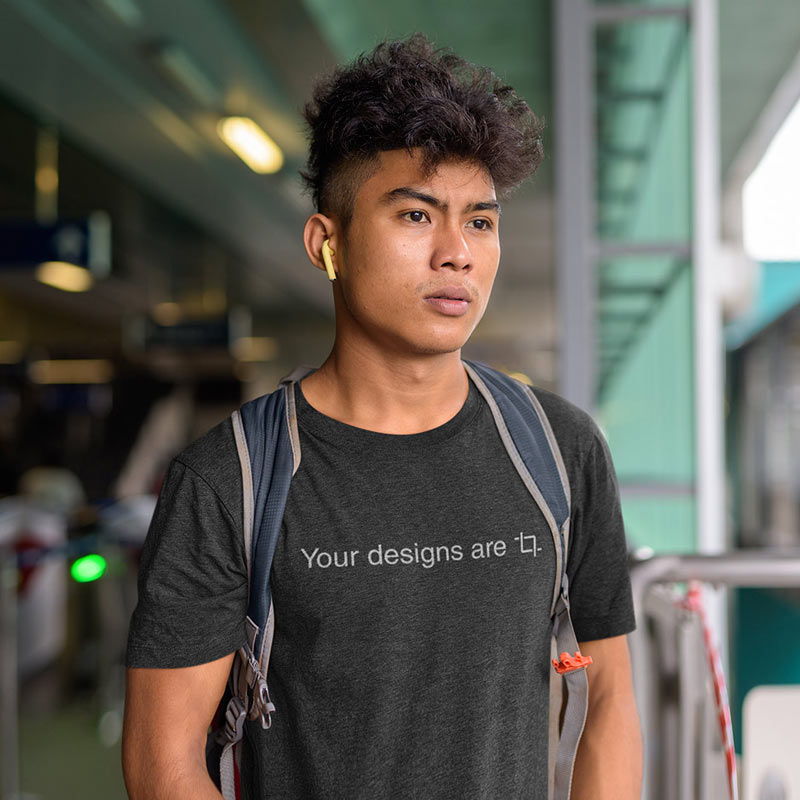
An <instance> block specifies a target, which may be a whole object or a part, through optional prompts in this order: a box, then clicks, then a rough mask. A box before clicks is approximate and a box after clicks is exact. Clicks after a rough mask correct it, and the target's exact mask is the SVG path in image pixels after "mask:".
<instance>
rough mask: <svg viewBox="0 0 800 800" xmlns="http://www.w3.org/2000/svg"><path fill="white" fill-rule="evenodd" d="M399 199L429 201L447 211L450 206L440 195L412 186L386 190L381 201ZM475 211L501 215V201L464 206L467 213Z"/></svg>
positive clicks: (430, 203) (391, 201)
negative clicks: (492, 212) (436, 195)
mask: <svg viewBox="0 0 800 800" xmlns="http://www.w3.org/2000/svg"><path fill="white" fill-rule="evenodd" d="M398 200H419V201H420V202H421V203H427V204H428V205H430V206H433V207H434V208H438V209H440V210H441V211H447V210H448V208H449V205H448V204H447V203H445V202H443V201H441V200H439V198H438V197H434V196H433V195H432V194H425V192H420V191H417V190H416V189H412V188H411V187H410V186H399V187H398V188H397V189H392V190H391V191H389V192H386V193H385V194H384V195H383V197H381V200H380V202H381V203H382V204H386V205H388V204H389V203H394V202H397V201H398ZM473 211H496V212H497V214H498V215H499V214H500V203H498V202H497V201H496V200H484V201H481V202H479V203H470V204H469V205H468V206H466V207H465V208H464V213H465V214H469V213H471V212H473Z"/></svg>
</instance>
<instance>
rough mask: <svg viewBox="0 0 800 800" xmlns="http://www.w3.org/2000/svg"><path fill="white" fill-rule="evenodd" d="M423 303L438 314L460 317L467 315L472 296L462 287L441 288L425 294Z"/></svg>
mask: <svg viewBox="0 0 800 800" xmlns="http://www.w3.org/2000/svg"><path fill="white" fill-rule="evenodd" d="M425 302H426V303H427V304H428V305H429V306H431V307H432V308H434V309H436V311H438V312H439V313H440V314H444V315H445V316H448V317H461V316H463V315H464V314H466V313H467V311H468V309H469V304H470V303H471V302H472V295H471V294H470V293H469V292H468V291H467V290H466V289H465V288H464V287H463V286H443V287H442V288H441V289H435V290H434V291H432V292H430V293H429V294H427V295H426V296H425Z"/></svg>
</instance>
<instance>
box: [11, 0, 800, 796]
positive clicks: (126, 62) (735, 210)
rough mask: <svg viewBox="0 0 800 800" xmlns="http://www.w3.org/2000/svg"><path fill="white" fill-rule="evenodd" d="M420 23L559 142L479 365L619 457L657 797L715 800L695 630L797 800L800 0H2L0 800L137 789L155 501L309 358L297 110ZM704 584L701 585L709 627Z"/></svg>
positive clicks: (516, 226) (312, 312) (535, 184)
mask: <svg viewBox="0 0 800 800" xmlns="http://www.w3.org/2000/svg"><path fill="white" fill-rule="evenodd" d="M415 31H422V32H424V33H425V34H427V35H428V36H429V37H430V38H431V39H432V40H433V41H435V42H436V43H437V44H439V45H442V46H448V47H452V48H453V49H455V50H456V51H457V52H458V53H459V54H461V55H463V56H464V57H466V58H468V59H469V60H472V61H475V62H477V63H480V64H486V65H490V66H491V67H493V69H494V70H495V71H496V72H497V73H498V74H499V75H500V76H502V77H503V78H504V79H505V80H506V81H507V82H509V83H510V84H511V85H513V86H514V87H515V88H516V89H517V90H518V91H519V93H520V94H521V95H522V96H523V97H524V98H525V99H526V100H527V101H528V103H529V104H530V105H531V107H532V108H533V109H534V110H535V111H536V112H537V114H538V115H540V116H541V117H542V118H544V120H545V122H546V125H547V127H546V134H545V152H546V158H545V162H544V164H543V165H542V167H541V169H540V170H539V171H538V173H537V174H536V176H535V177H534V179H533V180H532V181H531V182H529V183H528V184H527V185H526V186H525V187H523V188H522V189H521V190H520V191H519V192H518V193H517V194H516V195H515V196H514V198H513V199H512V200H510V201H508V202H506V203H504V206H503V220H502V230H501V242H502V249H503V256H502V263H501V269H500V274H499V277H498V279H497V283H496V288H495V291H494V298H493V301H492V304H491V305H490V308H489V310H488V312H487V314H486V317H485V319H484V321H483V322H482V323H481V325H480V326H479V328H478V329H477V331H476V333H475V335H474V337H473V339H472V340H471V342H470V344H469V346H468V347H467V348H466V351H465V354H466V356H467V357H470V358H473V359H478V360H482V361H485V362H487V363H489V364H492V365H493V366H496V367H498V368H501V369H504V370H506V371H508V372H513V373H516V374H518V375H519V376H520V377H522V378H523V379H524V380H527V381H529V382H531V383H533V384H535V385H538V386H543V387H545V388H548V389H553V390H555V391H558V392H560V393H561V394H563V395H564V396H566V397H567V398H569V399H570V400H572V401H573V402H575V403H577V404H578V405H580V406H582V407H584V408H586V409H587V410H588V411H590V412H591V413H592V414H593V415H594V416H595V418H596V419H597V421H598V423H599V424H600V426H601V428H602V429H603V431H604V433H605V434H606V436H607V438H608V441H609V444H610V447H611V451H612V454H613V456H614V460H615V463H616V467H617V471H618V475H619V481H620V489H621V495H622V502H623V510H624V515H625V520H626V526H627V531H628V537H629V543H630V547H631V552H632V563H633V564H634V567H633V569H634V575H635V576H636V575H640V576H643V577H640V578H636V579H635V588H636V591H637V604H638V607H639V627H640V631H639V633H638V634H637V636H639V637H640V638H639V640H637V641H638V643H637V644H636V645H635V648H634V656H635V662H634V666H635V670H636V679H637V692H639V694H640V706H641V707H642V709H643V711H642V713H643V722H644V724H645V728H646V731H647V732H648V735H647V736H646V741H647V757H648V766H647V782H646V788H645V796H646V797H650V798H653V799H654V800H655V798H672V797H676V798H677V797H682V798H689V797H698V798H699V797H727V796H730V785H729V784H730V778H729V777H726V769H727V768H729V767H730V763H729V762H730V759H728V761H727V762H726V758H725V753H726V750H725V735H724V734H720V733H719V731H718V730H717V726H716V725H715V724H713V720H716V719H717V718H718V717H719V709H718V708H717V705H716V702H715V700H714V692H713V691H712V689H713V686H714V683H715V682H714V678H713V674H712V673H711V672H710V670H709V669H708V668H707V666H706V661H707V658H705V657H703V658H701V659H700V660H699V661H698V659H697V658H695V656H694V655H693V654H696V653H701V654H703V653H705V652H706V650H705V645H704V638H703V635H702V620H703V619H706V621H707V624H708V627H709V629H710V631H711V634H712V636H711V638H712V639H713V640H714V641H715V642H716V643H717V646H718V647H719V650H720V656H721V663H723V664H724V666H725V669H726V674H727V680H728V688H729V692H730V713H731V717H732V723H733V725H732V727H733V734H734V742H735V744H734V747H735V750H736V753H737V760H738V764H739V767H740V775H739V782H740V783H741V787H742V790H743V793H744V796H746V797H752V798H756V797H767V796H769V797H774V798H778V797H781V798H791V797H794V798H800V773H798V772H797V765H796V764H795V765H794V766H793V767H792V764H791V762H792V759H791V758H788V759H784V760H783V762H781V761H780V758H778V756H777V755H776V754H779V753H780V752H781V749H782V748H786V747H790V748H793V752H795V753H796V752H800V750H799V749H798V748H800V744H798V741H797V738H796V736H797V734H796V732H794V734H792V731H791V724H790V723H789V724H787V725H786V729H785V732H784V729H783V728H781V727H780V725H781V724H782V720H783V721H785V720H784V718H787V719H789V720H791V719H793V717H792V715H791V714H788V713H787V709H788V708H789V707H790V704H792V703H795V704H797V705H798V706H800V702H799V701H798V699H797V698H798V695H797V685H798V684H800V635H798V632H799V631H800V591H798V587H800V558H798V550H797V548H799V547H800V358H798V355H800V352H799V351H800V188H799V187H800V159H799V158H798V153H800V146H798V145H800V107H798V106H797V103H798V99H800V6H798V3H797V0H762V2H760V3H753V2H752V1H751V0H716V1H715V0H691V2H690V0H685V2H680V0H676V1H675V2H657V1H656V0H650V2H647V1H646V0H640V1H639V2H633V1H632V2H601V0H597V2H590V0H552V1H550V0H527V1H526V2H523V1H522V0H496V2H494V3H492V4H490V5H489V6H487V5H486V4H485V3H478V2H475V1H474V0H462V1H461V2H444V0H426V2H421V0H408V1H407V2H405V3H396V4H383V3H375V2H368V0H339V2H332V0H272V2H265V0H169V2H161V0H0V144H1V145H2V146H0V564H1V565H2V568H1V569H0V577H1V578H2V580H1V581H0V598H2V606H1V608H2V613H1V614H0V644H1V645H2V650H0V742H1V743H0V756H1V757H2V758H0V769H2V773H0V775H1V776H2V781H3V782H2V784H0V798H2V800H8V799H9V798H12V797H15V798H16V797H26V798H47V800H51V798H52V799H53V800H56V799H60V798H121V797H124V796H125V793H124V788H123V785H122V779H121V771H120V767H119V734H120V728H121V709H122V690H123V674H122V666H121V664H122V657H123V652H124V643H125V636H126V631H127V622H128V618H129V616H130V613H131V611H132V609H133V606H134V604H135V596H136V587H135V575H136V567H137V559H138V554H139V550H140V547H141V543H142V540H143V538H144V535H145V533H146V529H147V524H148V521H149V516H150V514H151V512H152V508H153V504H154V498H155V495H156V493H157V491H158V486H159V481H160V479H161V477H162V475H163V472H164V469H165V467H166V465H167V463H168V462H169V459H170V458H171V457H172V456H173V455H174V454H175V453H176V452H177V451H178V450H180V449H181V448H182V447H183V446H184V445H185V444H186V443H188V442H189V441H190V440H191V439H193V438H195V437H196V436H198V435H199V434H201V433H203V432H204V431H205V430H207V429H208V428H210V427H211V426H212V425H214V424H216V423H217V422H218V421H220V420H221V419H223V418H224V417H225V416H226V415H227V414H229V413H230V411H231V410H233V409H234V408H235V407H237V406H238V405H239V404H240V403H241V402H242V401H244V400H247V399H250V398H252V397H255V396H257V395H259V394H262V393H264V392H266V391H270V390H271V389H272V388H274V386H275V384H276V381H277V380H278V379H279V378H280V377H281V376H282V375H284V374H286V373H287V372H289V371H290V370H291V369H292V368H293V367H294V366H296V365H297V364H300V363H305V364H312V365H313V364H318V363H320V362H321V361H322V360H323V359H324V358H325V356H326V355H327V352H328V350H329V347H330V345H331V342H332V332H333V320H332V304H331V297H330V288H329V286H328V281H327V280H325V279H324V276H321V275H320V273H319V272H318V271H317V270H316V269H314V268H312V267H311V265H310V264H309V263H308V262H307V259H306V257H305V255H304V252H303V250H302V244H301V230H302V225H303V223H304V221H305V218H306V217H307V216H308V214H310V213H311V211H312V209H311V205H310V201H309V199H308V197H307V196H305V195H304V194H303V191H302V187H301V182H300V179H299V176H298V169H299V168H301V167H302V165H303V163H304V159H305V154H306V141H305V133H304V128H303V123H302V119H301V109H302V107H303V105H304V103H305V102H306V101H307V100H308V98H309V96H310V93H311V88H312V86H313V83H314V80H315V77H316V76H318V75H320V74H321V73H323V72H325V71H326V70H329V69H330V68H331V67H333V66H334V65H335V64H337V63H340V62H342V61H347V60H350V59H352V58H353V57H354V56H356V55H357V54H359V53H361V52H363V51H366V50H369V49H371V48H372V47H373V46H374V45H375V44H376V43H377V42H378V41H380V40H381V39H383V38H385V37H393V38H394V37H401V36H404V35H407V34H410V33H413V32H415ZM672 556H676V558H673V559H672V560H669V558H670V557H672ZM690 578H699V579H708V580H711V582H712V583H713V584H714V585H715V586H716V587H717V590H714V589H711V590H707V591H706V594H705V595H704V596H705V597H706V600H705V602H704V604H703V610H704V612H705V613H703V614H699V613H698V612H697V609H694V610H692V609H691V608H689V607H688V606H687V604H686V603H685V602H684V601H683V600H682V599H681V598H682V597H683V594H682V593H683V589H684V581H686V580H688V579H690ZM683 656H686V657H685V658H684V657H683ZM693 659H694V660H693ZM718 684H719V680H718V679H717V685H718ZM756 687H758V688H757V690H756V691H755V692H754V693H753V692H751V690H753V689H755V688H756ZM769 687H772V688H771V689H770V688H769ZM775 687H779V688H775ZM775 692H777V693H778V694H775ZM749 694H750V696H751V697H752V698H754V699H753V700H752V701H751V700H749V699H748V700H747V702H745V698H746V697H748V695H749ZM759 698H761V699H759ZM762 700H763V702H762ZM764 703H767V705H764ZM769 703H773V706H769V705H768V704H769ZM723 706H725V704H724V702H723ZM748 706H751V711H750V712H748ZM743 707H744V712H745V713H744V715H743V711H742V710H743ZM725 708H726V706H725ZM725 708H723V714H722V716H723V718H724V717H725V713H724V711H725ZM771 708H774V709H778V711H777V712H776V711H770V710H769V709H771ZM764 709H767V710H766V711H764ZM798 711H800V708H798ZM796 713H798V712H797V711H795V712H793V714H795V715H796ZM748 715H749V716H748ZM743 717H744V718H743ZM748 719H749V720H750V721H749V722H748ZM709 720H712V722H709ZM764 720H767V722H768V724H766V728H769V729H770V731H769V735H768V732H767V731H766V730H765V729H764V725H765V723H764V722H763V721H764ZM776 725H777V726H778V730H777V732H776V731H775V730H773V729H774V727H775V726H776ZM759 726H761V727H759ZM792 735H794V736H795V738H794V739H793V740H792V738H791V737H792ZM770 736H774V737H775V739H774V741H773V740H772V739H770V738H769V737H770ZM687 737H688V738H687ZM687 742H688V743H687ZM748 750H749V751H750V752H749V753H748ZM771 758H772V759H773V760H775V759H777V760H775V763H772V762H771V761H770V759H771ZM748 759H750V760H749V761H748ZM759 759H761V760H759ZM795 760H796V759H795ZM779 762H780V763H779ZM726 763H727V768H726ZM742 768H743V773H742ZM792 768H793V769H794V770H795V771H794V772H792ZM765 786H766V787H767V788H766V789H765V788H764V787H765ZM776 787H777V788H776ZM765 791H783V794H769V795H768V794H764V792H765Z"/></svg>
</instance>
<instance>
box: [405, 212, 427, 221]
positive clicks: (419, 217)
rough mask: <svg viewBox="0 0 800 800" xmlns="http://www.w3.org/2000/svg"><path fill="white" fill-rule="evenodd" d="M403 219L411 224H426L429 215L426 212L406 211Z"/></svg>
mask: <svg viewBox="0 0 800 800" xmlns="http://www.w3.org/2000/svg"><path fill="white" fill-rule="evenodd" d="M400 216H401V217H402V218H403V219H407V220H408V221H409V222H425V220H427V219H428V215H427V214H426V213H425V212H424V211H419V210H415V211H406V212H405V214H401V215H400Z"/></svg>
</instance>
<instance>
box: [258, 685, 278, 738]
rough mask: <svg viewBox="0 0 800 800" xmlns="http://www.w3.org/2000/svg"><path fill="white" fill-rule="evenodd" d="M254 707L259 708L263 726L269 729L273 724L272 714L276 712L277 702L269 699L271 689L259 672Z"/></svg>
mask: <svg viewBox="0 0 800 800" xmlns="http://www.w3.org/2000/svg"><path fill="white" fill-rule="evenodd" d="M253 709H254V710H257V712H258V716H259V717H260V719H261V727H262V728H263V729H264V730H268V729H269V727H270V726H271V725H272V714H273V713H274V712H275V704H274V703H273V702H272V701H271V700H270V699H269V689H268V688H267V682H266V680H264V676H263V675H261V674H259V676H258V680H257V682H256V686H255V691H254V692H253Z"/></svg>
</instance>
